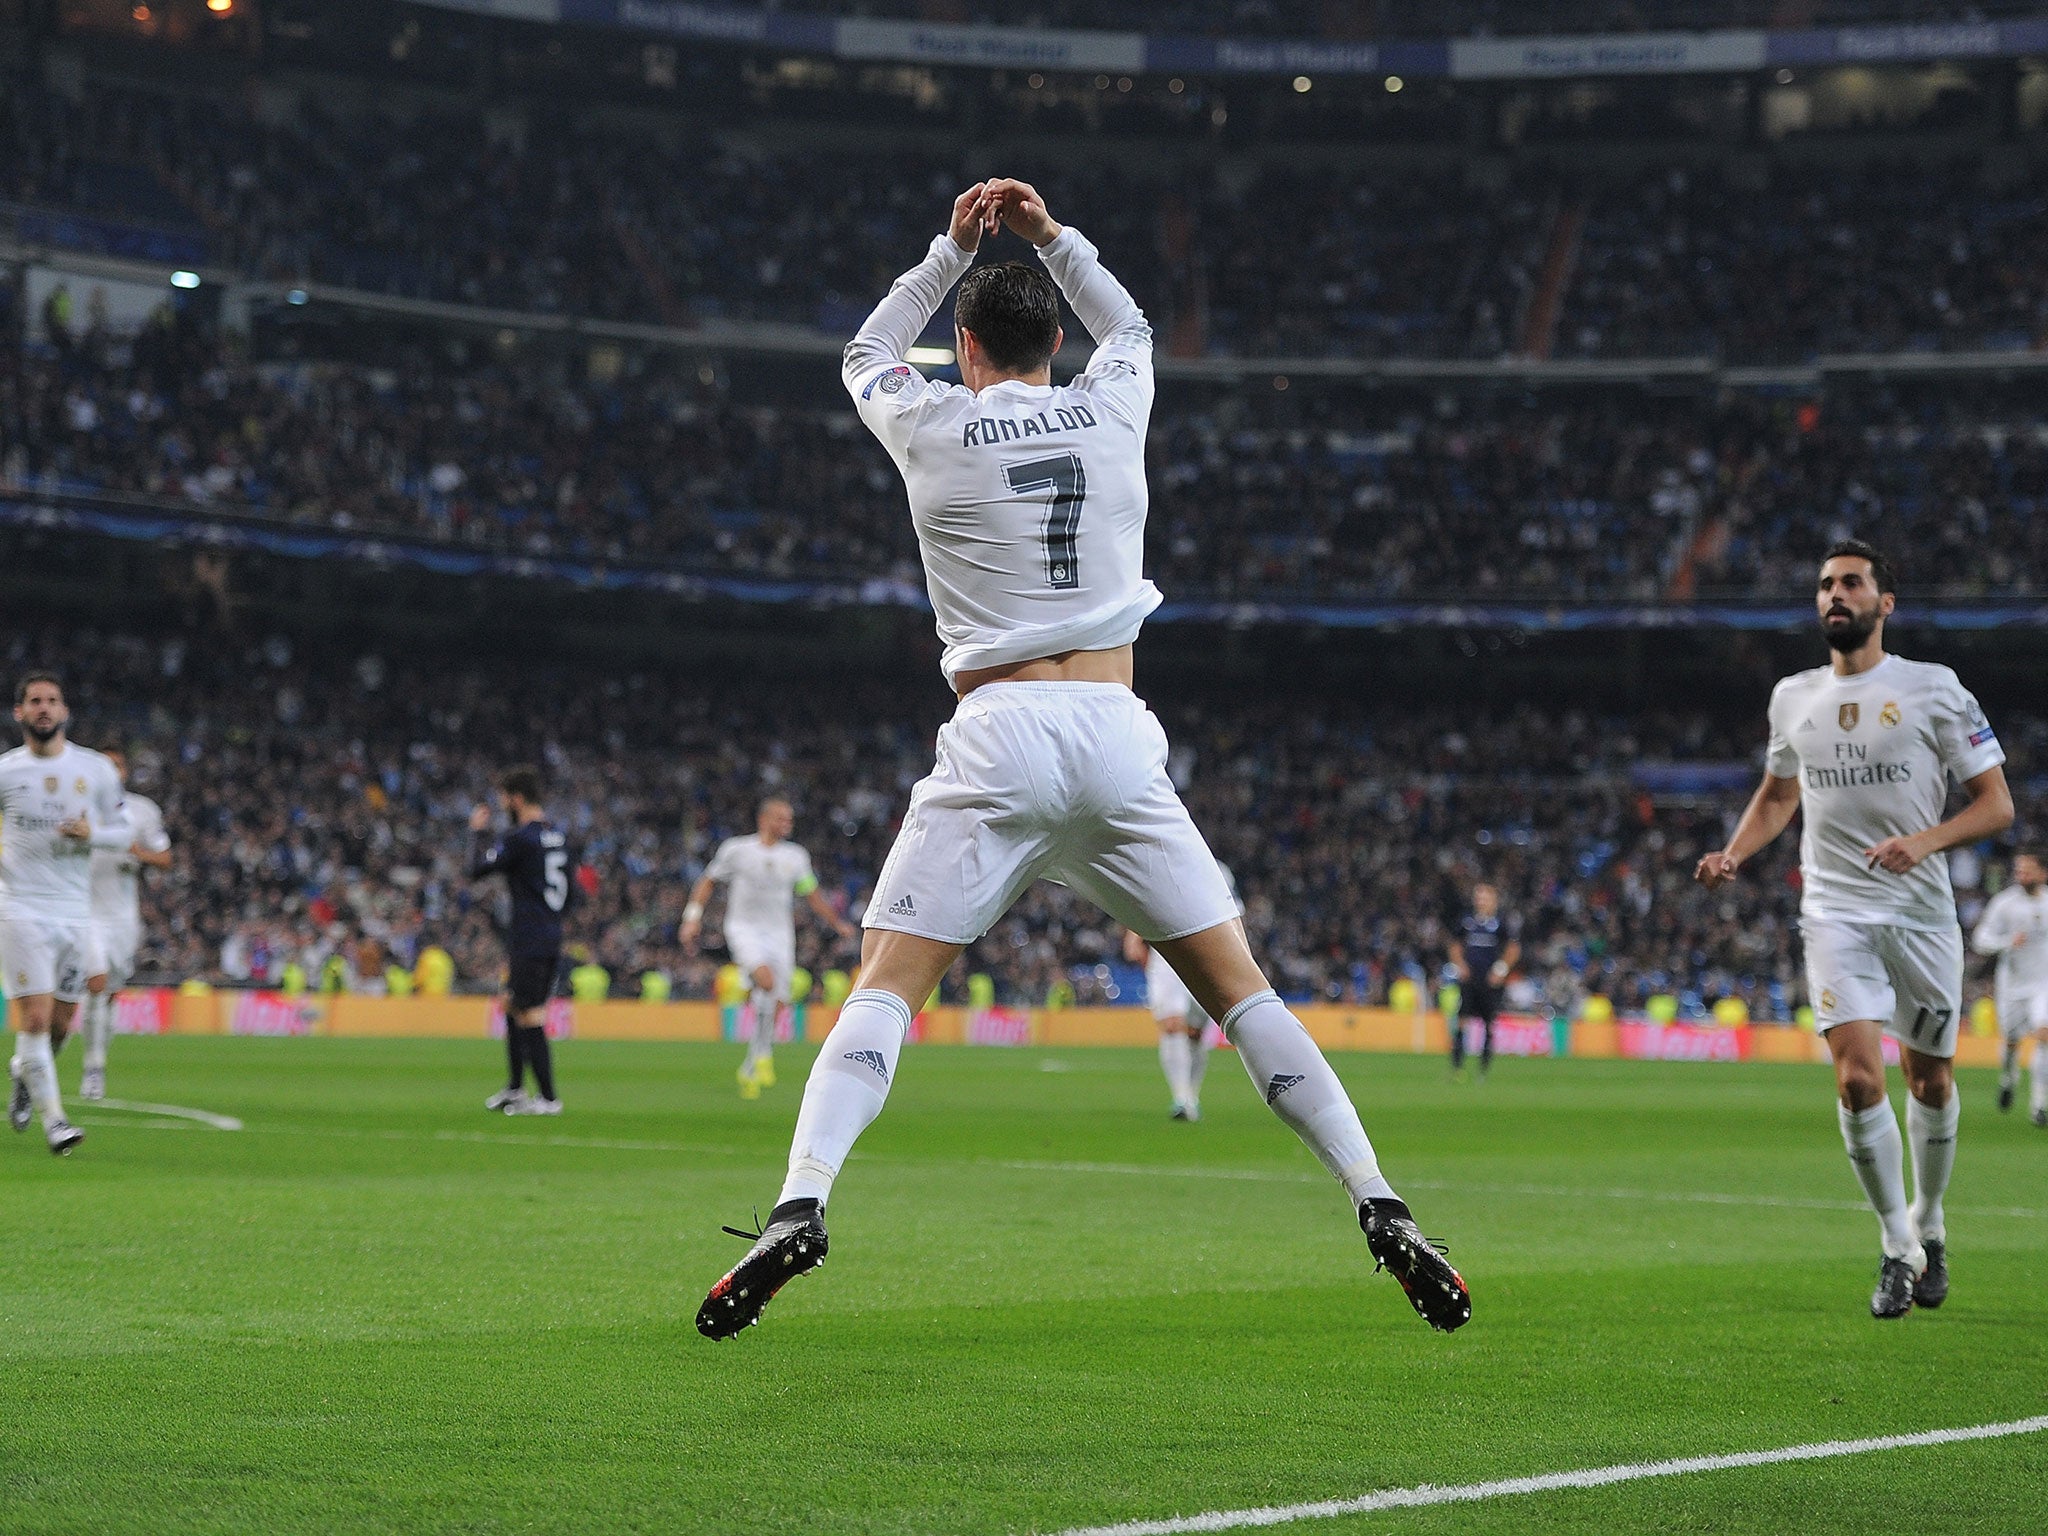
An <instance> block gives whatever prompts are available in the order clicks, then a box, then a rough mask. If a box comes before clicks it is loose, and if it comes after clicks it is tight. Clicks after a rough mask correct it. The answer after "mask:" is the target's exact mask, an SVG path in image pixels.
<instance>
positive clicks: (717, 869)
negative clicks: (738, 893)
mask: <svg viewBox="0 0 2048 1536" xmlns="http://www.w3.org/2000/svg"><path fill="white" fill-rule="evenodd" d="M738 842H739V839H738V838H736V837H728V838H727V839H726V840H725V841H724V842H722V843H720V844H719V845H718V852H716V853H714V854H712V855H711V862H710V863H709V864H707V865H705V866H704V876H705V878H706V879H708V880H730V879H732V877H733V875H734V873H735V869H734V864H733V859H734V853H733V848H734V845H735V844H737V843H738Z"/></svg>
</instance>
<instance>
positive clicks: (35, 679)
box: [14, 672, 64, 706]
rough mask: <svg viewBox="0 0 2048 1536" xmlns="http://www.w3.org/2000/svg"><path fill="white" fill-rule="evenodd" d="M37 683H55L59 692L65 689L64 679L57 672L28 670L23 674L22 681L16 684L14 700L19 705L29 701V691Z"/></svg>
mask: <svg viewBox="0 0 2048 1536" xmlns="http://www.w3.org/2000/svg"><path fill="white" fill-rule="evenodd" d="M37 683H51V684H53V685H55V687H56V689H57V691H58V692H59V693H62V692H63V691H64V679H63V678H61V677H59V676H58V675H57V674H56V673H54V672H27V673H24V674H23V675H22V679H21V681H20V682H18V683H16V684H15V685H14V702H15V704H16V705H17V706H19V705H21V704H24V703H26V702H27V701H28V691H29V689H31V688H33V687H35V685H36V684H37Z"/></svg>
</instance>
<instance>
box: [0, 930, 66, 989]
mask: <svg viewBox="0 0 2048 1536" xmlns="http://www.w3.org/2000/svg"><path fill="white" fill-rule="evenodd" d="M57 951H58V945H57V936H56V934H55V932H54V931H53V930H52V929H51V928H50V927H49V926H48V925H47V924H44V923H37V922H30V921H27V920H25V919H21V918H0V991H4V992H5V993H6V995H7V997H8V998H9V999H10V1000H13V999H16V998H36V997H49V996H51V995H53V994H54V993H55V992H56V990H57V963H58V953H57Z"/></svg>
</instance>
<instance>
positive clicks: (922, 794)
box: [861, 708, 1055, 945]
mask: <svg viewBox="0 0 2048 1536" xmlns="http://www.w3.org/2000/svg"><path fill="white" fill-rule="evenodd" d="M939 749H940V750H939V761H938V762H937V764H936V765H935V766H934V767H933V769H932V772H931V773H930V774H928V775H927V776H926V777H925V778H923V779H921V780H919V781H918V784H917V787H916V788H914V789H913V790H912V791H911V792H910V807H909V809H908V810H907V811H905V813H904V816H903V825H902V827H901V828H899V829H898V831H897V833H896V841H895V843H894V844H893V845H892V846H891V847H890V849H889V856H888V858H887V859H885V860H884V861H883V863H882V869H881V873H880V874H879V875H877V876H876V877H875V889H874V894H873V895H872V896H870V897H869V899H868V906H867V912H866V914H865V915H864V916H863V917H862V918H861V924H862V926H863V927H865V928H866V929H868V930H869V931H870V932H874V931H878V930H879V931H884V932H890V933H904V934H909V935H911V936H913V937H915V938H921V939H927V940H930V941H931V942H933V943H936V944H942V945H944V944H959V945H964V944H971V943H973V942H974V941H975V940H976V939H978V938H980V937H981V936H982V935H983V934H984V933H986V932H988V930H989V929H990V928H992V927H994V926H995V924H996V921H997V920H998V919H999V918H1001V917H1002V915H1003V914H1004V913H1005V912H1007V911H1009V909H1010V908H1011V906H1012V905H1014V904H1015V902H1016V900H1017V898H1018V897H1019V896H1021V895H1023V893H1024V890H1025V888H1026V887H1027V886H1029V885H1030V884H1031V882H1032V881H1034V880H1036V879H1037V878H1038V877H1039V876H1040V875H1041V874H1042V873H1044V872H1045V869H1046V867H1047V865H1048V864H1049V863H1050V861H1051V859H1052V857H1053V852H1054V847H1055V844H1054V838H1053V834H1052V829H1051V828H1050V827H1049V826H1048V825H1047V823H1046V821H1045V818H1044V815H1043V813H1042V791H1041V790H1040V788H1039V786H1037V785H1035V784H1034V783H1033V782H1032V777H1033V773H1034V764H1033V761H1032V759H1031V758H1030V756H1029V755H1028V744H1020V743H1015V742H1008V741H1005V740H1004V739H1003V738H1002V737H1001V736H1000V735H998V733H997V732H996V731H995V729H994V726H993V724H992V722H991V721H990V720H988V719H987V718H986V717H985V716H982V717H971V718H970V717H968V716H967V713H966V710H965V709H964V708H963V712H962V716H961V717H960V718H956V719H955V720H954V721H952V722H949V723H948V724H947V725H946V726H945V728H944V729H942V730H941V731H940V733H939Z"/></svg>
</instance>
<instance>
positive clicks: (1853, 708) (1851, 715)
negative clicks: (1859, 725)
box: [1835, 704, 1863, 731]
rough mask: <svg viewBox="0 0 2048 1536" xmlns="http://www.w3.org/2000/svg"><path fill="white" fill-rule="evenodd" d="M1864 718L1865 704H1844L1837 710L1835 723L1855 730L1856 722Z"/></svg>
mask: <svg viewBox="0 0 2048 1536" xmlns="http://www.w3.org/2000/svg"><path fill="white" fill-rule="evenodd" d="M1862 718H1863V706H1862V705H1861V704H1844V705H1843V706H1842V707H1841V708H1840V709H1838V710H1836V711H1835V724H1837V725H1839V726H1840V727H1841V728H1842V729H1843V730H1845V731H1853V730H1855V729H1856V722H1857V721H1858V720H1861V719H1862Z"/></svg>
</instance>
